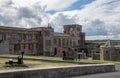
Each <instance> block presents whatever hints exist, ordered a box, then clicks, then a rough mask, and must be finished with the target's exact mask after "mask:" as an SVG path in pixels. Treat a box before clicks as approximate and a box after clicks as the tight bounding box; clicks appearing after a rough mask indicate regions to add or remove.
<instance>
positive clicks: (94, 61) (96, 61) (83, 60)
mask: <svg viewBox="0 0 120 78" xmlns="http://www.w3.org/2000/svg"><path fill="white" fill-rule="evenodd" d="M80 61H81V62H87V63H113V64H120V61H103V60H89V59H81V60H80Z"/></svg>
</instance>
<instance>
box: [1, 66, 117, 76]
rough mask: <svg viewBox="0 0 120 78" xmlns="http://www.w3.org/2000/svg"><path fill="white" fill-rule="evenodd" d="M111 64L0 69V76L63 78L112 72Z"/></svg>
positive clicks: (113, 68) (113, 69) (113, 67)
mask: <svg viewBox="0 0 120 78" xmlns="http://www.w3.org/2000/svg"><path fill="white" fill-rule="evenodd" d="M114 71H115V65H113V64H91V65H79V66H71V67H70V66H67V67H54V68H46V69H37V68H36V69H23V70H15V71H1V72H0V78H65V77H70V76H79V75H87V74H94V73H104V72H114Z"/></svg>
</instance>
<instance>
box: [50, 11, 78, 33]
mask: <svg viewBox="0 0 120 78" xmlns="http://www.w3.org/2000/svg"><path fill="white" fill-rule="evenodd" d="M53 18H54V19H52V21H51V23H52V24H53V26H54V28H55V31H57V32H63V25H66V24H75V23H76V22H75V18H74V17H70V16H69V15H64V14H62V13H57V14H56V15H55V16H53ZM61 29H62V30H61Z"/></svg>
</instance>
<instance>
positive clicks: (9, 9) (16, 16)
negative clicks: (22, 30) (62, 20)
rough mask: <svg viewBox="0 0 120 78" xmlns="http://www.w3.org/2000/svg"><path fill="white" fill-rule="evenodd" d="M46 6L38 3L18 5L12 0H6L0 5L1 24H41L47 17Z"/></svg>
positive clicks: (24, 25)
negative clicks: (24, 5) (27, 5)
mask: <svg viewBox="0 0 120 78" xmlns="http://www.w3.org/2000/svg"><path fill="white" fill-rule="evenodd" d="M44 10H45V7H42V6H41V5H40V4H38V3H36V4H34V5H33V6H31V7H19V8H18V7H16V6H14V3H13V2H12V0H7V1H5V2H4V3H3V4H2V5H1V6H0V25H4V26H21V27H26V25H29V26H30V27H33V26H40V25H41V23H42V22H43V21H44V20H43V19H44V18H47V13H45V11H44Z"/></svg>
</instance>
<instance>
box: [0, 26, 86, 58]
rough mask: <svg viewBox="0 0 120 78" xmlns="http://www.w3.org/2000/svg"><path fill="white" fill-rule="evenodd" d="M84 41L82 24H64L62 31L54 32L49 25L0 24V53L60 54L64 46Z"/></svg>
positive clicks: (77, 44) (78, 44)
mask: <svg viewBox="0 0 120 78" xmlns="http://www.w3.org/2000/svg"><path fill="white" fill-rule="evenodd" d="M84 43H85V33H84V32H82V26H81V25H77V24H73V25H64V33H56V32H54V29H53V28H52V27H51V26H48V27H36V28H29V29H27V28H17V27H5V26H0V54H19V53H20V52H21V51H24V52H25V54H29V55H48V56H52V55H57V56H61V53H62V51H63V50H64V48H65V47H74V46H81V47H83V46H84Z"/></svg>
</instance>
